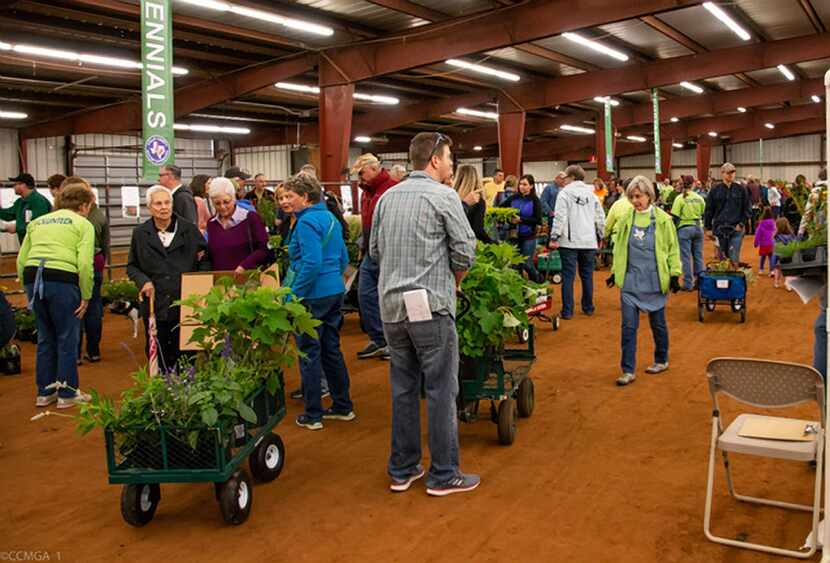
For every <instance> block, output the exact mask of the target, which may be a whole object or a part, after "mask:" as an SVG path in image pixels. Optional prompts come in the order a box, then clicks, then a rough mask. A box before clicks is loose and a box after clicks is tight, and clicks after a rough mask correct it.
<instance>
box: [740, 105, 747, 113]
mask: <svg viewBox="0 0 830 563" xmlns="http://www.w3.org/2000/svg"><path fill="white" fill-rule="evenodd" d="M738 111H739V112H741V113H746V108H745V107H743V106H738Z"/></svg>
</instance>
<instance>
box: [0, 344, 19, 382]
mask: <svg viewBox="0 0 830 563" xmlns="http://www.w3.org/2000/svg"><path fill="white" fill-rule="evenodd" d="M0 371H2V372H3V373H4V374H5V375H17V374H19V373H20V348H19V347H18V346H17V344H15V343H14V342H9V343H8V344H6V345H5V346H4V347H3V348H0Z"/></svg>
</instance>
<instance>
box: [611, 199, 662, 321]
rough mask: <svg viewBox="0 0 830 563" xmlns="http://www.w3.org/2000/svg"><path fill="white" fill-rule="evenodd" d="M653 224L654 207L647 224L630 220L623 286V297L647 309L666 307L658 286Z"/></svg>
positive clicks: (641, 308) (654, 227) (634, 304)
mask: <svg viewBox="0 0 830 563" xmlns="http://www.w3.org/2000/svg"><path fill="white" fill-rule="evenodd" d="M632 213H636V212H632ZM635 217H636V215H635ZM655 225H656V221H655V219H654V208H652V210H651V220H650V221H649V225H648V227H646V228H642V227H638V226H636V225H635V224H634V222H633V221H632V223H631V233H630V234H629V236H628V266H627V269H626V271H625V282H624V284H623V288H622V299H623V301H624V302H625V303H626V304H628V305H631V306H632V307H636V308H637V309H639V310H640V311H645V312H647V313H653V312H654V311H659V310H660V309H662V308H663V307H665V306H666V299H667V296H666V294H665V293H663V292H662V290H661V289H660V274H659V272H658V271H657V251H656V242H655V232H656V230H657V229H656V226H655Z"/></svg>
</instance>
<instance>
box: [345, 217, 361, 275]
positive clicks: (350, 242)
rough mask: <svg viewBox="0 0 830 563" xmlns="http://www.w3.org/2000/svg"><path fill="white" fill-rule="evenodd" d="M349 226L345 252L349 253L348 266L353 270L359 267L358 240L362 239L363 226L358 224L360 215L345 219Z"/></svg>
mask: <svg viewBox="0 0 830 563" xmlns="http://www.w3.org/2000/svg"><path fill="white" fill-rule="evenodd" d="M345 219H346V223H347V224H348V225H349V233H348V238H347V240H346V250H348V251H349V264H351V265H352V266H354V267H355V268H358V267H360V239H361V238H362V237H363V224H362V223H361V222H360V215H349V216H348V217H346V218H345Z"/></svg>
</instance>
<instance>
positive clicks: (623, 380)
mask: <svg viewBox="0 0 830 563" xmlns="http://www.w3.org/2000/svg"><path fill="white" fill-rule="evenodd" d="M635 379H637V376H636V375H634V374H633V373H624V374H622V375H621V376H619V377H618V378H617V385H619V386H620V387H622V386H623V385H628V384H629V383H634V380H635Z"/></svg>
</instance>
